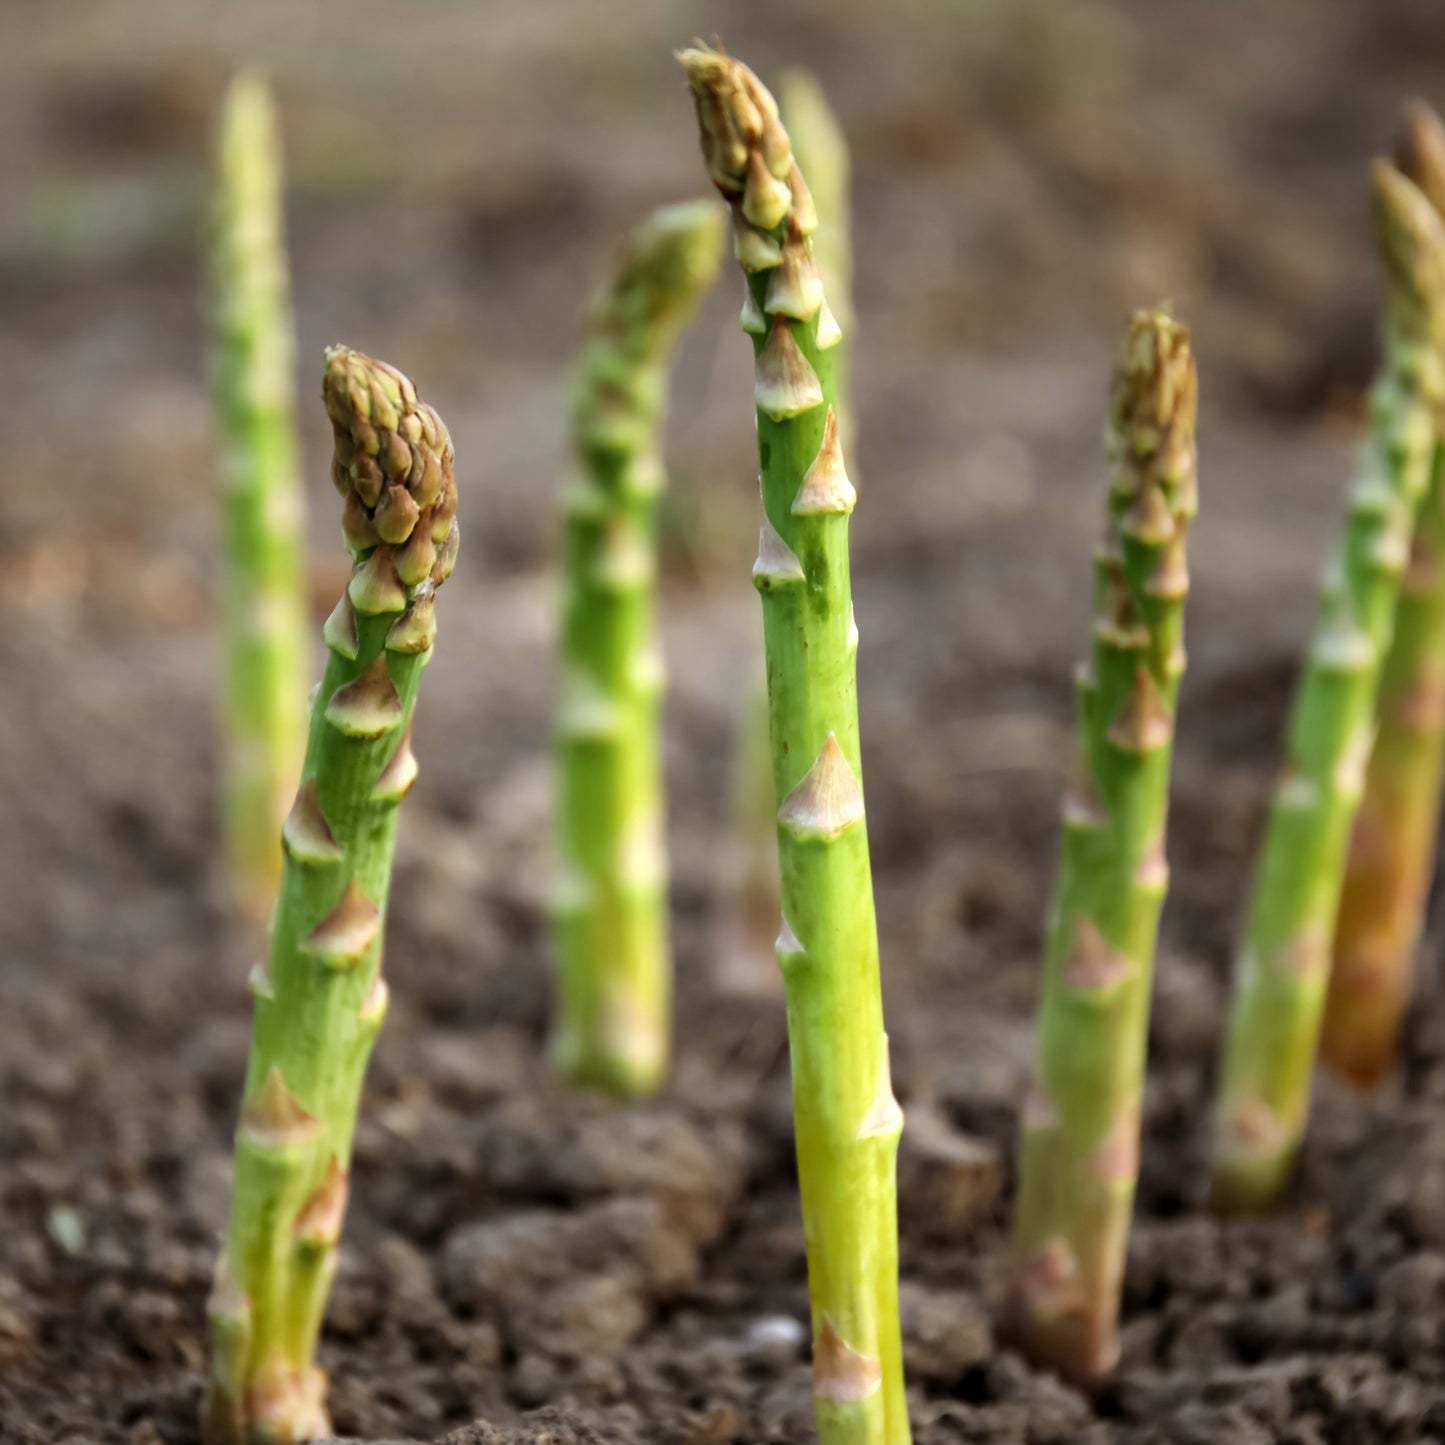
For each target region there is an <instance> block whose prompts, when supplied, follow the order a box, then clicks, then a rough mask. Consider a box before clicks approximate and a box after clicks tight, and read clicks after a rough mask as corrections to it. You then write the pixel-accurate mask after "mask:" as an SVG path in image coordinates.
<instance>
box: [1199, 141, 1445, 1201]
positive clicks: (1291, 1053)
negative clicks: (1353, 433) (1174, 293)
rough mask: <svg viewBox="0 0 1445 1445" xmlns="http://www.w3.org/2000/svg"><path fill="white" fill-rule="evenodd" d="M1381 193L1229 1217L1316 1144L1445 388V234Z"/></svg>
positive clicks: (1247, 1041)
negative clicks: (1358, 852)
mask: <svg viewBox="0 0 1445 1445" xmlns="http://www.w3.org/2000/svg"><path fill="white" fill-rule="evenodd" d="M1373 192H1374V212H1375V224H1376V232H1377V236H1378V243H1379V248H1380V253H1381V256H1382V259H1383V262H1384V269H1385V276H1386V301H1387V305H1386V312H1385V324H1384V356H1383V361H1382V365H1381V368H1380V371H1379V374H1378V376H1377V378H1376V381H1375V384H1374V387H1373V388H1372V391H1371V396H1370V423H1369V431H1368V435H1367V438H1366V442H1365V446H1364V449H1363V452H1362V455H1361V463H1360V479H1359V482H1358V484H1357V486H1356V487H1355V489H1354V492H1353V495H1352V497H1351V501H1350V508H1349V518H1348V523H1347V526H1346V531H1345V538H1344V545H1343V548H1342V551H1341V554H1340V555H1339V557H1338V558H1337V559H1336V560H1335V562H1334V563H1333V564H1332V566H1331V567H1330V569H1329V570H1328V572H1327V574H1326V577H1325V582H1324V586H1323V589H1322V592H1321V598H1320V613H1319V620H1318V622H1317V624H1316V629H1315V634H1314V639H1313V642H1312V644H1311V647H1310V652H1309V656H1308V658H1307V659H1306V662H1305V666H1304V671H1303V674H1302V676H1301V679H1300V683H1299V687H1298V690H1297V692H1296V695H1295V701H1294V708H1293V713H1292V716H1291V719H1290V733H1289V741H1288V750H1287V760H1286V764H1285V768H1284V772H1283V775H1282V777H1281V778H1280V781H1279V783H1278V785H1277V787H1276V789H1275V794H1274V800H1273V803H1272V806H1271V809H1270V815H1269V822H1268V825H1267V828H1266V832H1265V838H1264V845H1263V849H1262V853H1261V856H1260V860H1259V864H1258V870H1257V872H1256V875H1255V882H1254V892H1253V896H1252V899H1251V903H1250V909H1249V915H1248V919H1247V921H1246V925H1245V936H1244V939H1243V943H1242V945H1241V948H1240V951H1239V955H1238V960H1237V963H1236V968H1235V980H1234V1000H1233V1004H1232V1008H1231V1014H1230V1019H1229V1026H1228V1033H1227V1038H1226V1043H1225V1055H1224V1066H1223V1071H1222V1077H1221V1098H1220V1103H1219V1112H1218V1118H1217V1120H1216V1126H1215V1142H1214V1166H1213V1179H1212V1188H1211V1197H1212V1202H1213V1204H1214V1206H1215V1208H1216V1209H1218V1210H1219V1211H1220V1212H1223V1213H1261V1212H1265V1211H1267V1210H1269V1209H1271V1208H1273V1207H1274V1206H1275V1205H1276V1204H1277V1203H1278V1201H1279V1199H1280V1197H1281V1195H1282V1194H1283V1193H1284V1190H1285V1188H1286V1187H1287V1185H1288V1183H1289V1180H1290V1178H1291V1175H1292V1172H1293V1168H1294V1163H1295V1159H1296V1157H1297V1155H1298V1152H1299V1147H1300V1143H1301V1141H1302V1139H1303V1137H1304V1131H1305V1125H1306V1120H1307V1116H1308V1113H1309V1092H1310V1076H1311V1073H1312V1071H1313V1068H1314V1061H1315V1054H1316V1051H1317V1048H1318V1043H1319V1034H1320V1023H1321V1018H1322V1015H1323V1012H1324V1003H1325V993H1326V989H1327V987H1328V983H1329V968H1330V953H1331V940H1332V938H1333V934H1334V927H1335V918H1336V914H1337V912H1338V909H1339V903H1340V889H1341V885H1342V883H1343V880H1344V873H1345V858H1346V849H1347V846H1348V844H1349V838H1350V830H1351V828H1352V826H1353V824H1354V820H1355V813H1356V810H1357V809H1358V807H1359V803H1360V798H1361V795H1362V793H1363V791H1364V784H1365V771H1366V764H1367V763H1368V760H1369V756H1370V750H1371V746H1372V742H1373V738H1374V727H1375V696H1376V692H1377V689H1378V687H1379V682H1380V673H1381V667H1382V664H1383V661H1384V658H1385V654H1386V652H1387V650H1388V648H1389V645H1390V637H1391V633H1392V630H1393V626H1394V618H1395V606H1396V602H1397V600H1398V597H1399V594H1400V584H1401V579H1402V577H1403V575H1404V573H1405V570H1406V565H1407V562H1408V560H1409V551H1410V539H1411V536H1412V535H1413V533H1414V530H1415V521H1416V517H1417V515H1418V514H1419V511H1420V507H1421V503H1422V501H1423V499H1424V497H1425V493H1426V491H1427V490H1428V487H1429V480H1430V466H1431V461H1432V457H1433V452H1434V437H1435V417H1436V412H1437V409H1438V407H1439V405H1440V400H1441V395H1442V390H1445V377H1442V369H1441V362H1440V333H1441V326H1442V316H1445V306H1442V302H1445V228H1442V225H1441V222H1440V218H1439V217H1438V216H1437V215H1436V213H1435V211H1434V210H1433V209H1432V207H1431V206H1430V203H1429V202H1428V201H1427V200H1426V199H1425V197H1424V196H1423V195H1422V194H1421V193H1420V191H1419V190H1418V189H1417V187H1416V186H1415V185H1413V184H1412V183H1411V182H1410V181H1408V180H1406V179H1405V177H1404V176H1402V175H1401V174H1400V173H1399V171H1397V170H1396V169H1395V168H1394V167H1393V166H1391V165H1389V164H1388V163H1386V162H1384V161H1377V162H1376V163H1375V167H1374V184H1373Z"/></svg>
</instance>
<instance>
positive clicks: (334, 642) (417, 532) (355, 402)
mask: <svg viewBox="0 0 1445 1445" xmlns="http://www.w3.org/2000/svg"><path fill="white" fill-rule="evenodd" d="M323 395H324V397H325V401H326V411H327V415H328V416H329V417H330V418H331V424H332V429H333V432H334V434H335V443H336V452H335V461H334V463H333V467H332V477H333V480H334V481H335V483H336V487H337V490H338V491H339V492H340V493H341V495H342V498H343V501H344V506H343V512H342V528H343V531H344V532H345V535H346V540H347V544H348V546H349V548H350V550H351V552H352V555H353V557H354V559H355V562H354V567H353V570H352V575H351V581H350V584H349V586H348V587H347V590H346V592H345V593H344V594H343V595H342V597H341V600H340V602H338V603H337V606H336V610H335V611H334V612H333V613H332V614H331V616H330V618H329V619H328V621H327V623H326V626H325V629H324V632H323V636H324V638H325V641H326V646H327V648H328V658H327V664H326V672H325V675H324V677H323V678H322V681H321V685H320V688H319V689H318V692H317V695H316V700H315V703H314V704H313V707H312V713H311V734H310V739H309V741H308V744H307V749H306V761H305V765H304V768H303V770H302V783H301V787H300V790H299V791H298V792H297V794H296V799H295V802H294V804H293V805H292V808H291V812H290V814H289V816H288V817H287V819H286V823H285V826H284V828H283V830H282V843H283V847H284V849H285V855H286V859H285V865H284V868H283V871H282V878H281V899H280V903H279V905H278V906H277V910H276V916H275V921H274V925H273V929H272V940H271V955H270V963H269V965H258V966H257V968H256V970H255V971H254V973H253V975H252V979H251V990H252V992H253V993H254V995H255V998H256V1025H255V1034H254V1037H253V1040H252V1045H251V1060H250V1065H249V1067H248V1069H247V1074H246V1087H245V1096H244V1103H243V1107H242V1110H241V1122H240V1128H239V1130H238V1131H237V1135H236V1181H235V1191H234V1196H233V1202H232V1212H231V1225H230V1229H229V1231H228V1234H227V1238H226V1243H225V1247H224V1251H223V1254H222V1256H221V1260H220V1263H219V1265H218V1267H217V1272H216V1284H215V1289H214V1292H213V1293H212V1296H211V1301H210V1307H209V1315H210V1325H211V1341H212V1372H211V1388H210V1392H209V1395H208V1397H207V1401H206V1405H205V1411H204V1418H203V1425H204V1429H205V1435H206V1439H207V1441H208V1442H209V1445H234V1442H247V1445H290V1442H293V1441H299V1440H309V1439H311V1438H313V1437H315V1436H317V1435H326V1434H328V1433H330V1432H329V1429H328V1427H327V1423H326V1410H325V1403H324V1394H325V1385H326V1380H325V1376H324V1375H323V1374H322V1373H321V1372H320V1371H319V1370H318V1369H317V1368H316V1366H315V1364H314V1355H315V1350H316V1340H317V1335H318V1334H319V1332H320V1329H321V1319H322V1314H323V1312H324V1310H325V1307H326V1295H327V1290H328V1287H329V1285H330V1281H331V1276H332V1274H333V1272H334V1270H335V1267H336V1242H337V1239H338V1236H339V1235H340V1232H341V1223H342V1217H343V1215H344V1213H345V1210H346V1197H347V1182H348V1172H347V1171H348V1169H349V1166H350V1158H351V1141H352V1132H353V1130H354V1128H355V1124H356V1112H357V1107H358V1103H359V1100H360V1094H361V1084H362V1075H363V1073H364V1071H365V1068H366V1061H367V1058H368V1056H369V1054H370V1051H371V1045H372V1041H373V1040H374V1039H375V1037H376V1033H377V1030H378V1029H379V1028H380V1027H381V1021H382V1016H383V1014H384V1013H385V1012H386V999H387V989H386V983H385V982H384V980H383V979H382V976H381V946H382V928H383V922H384V919H385V914H386V903H387V892H388V887H389V884H390V881H391V860H392V851H393V847H394V845H395V841H396V825H397V815H398V804H400V802H401V800H402V798H403V797H404V796H405V794H406V792H407V791H408V789H409V788H410V787H411V785H412V783H413V781H414V780H415V778H416V761H415V759H414V758H413V756H412V751H411V719H412V711H413V708H414V706H415V703H416V694H417V685H418V683H419V681H420V678H421V671H422V668H423V666H424V665H425V664H426V662H427V660H428V659H429V658H430V656H431V645H432V638H433V636H434V634H435V621H434V617H433V607H434V597H435V593H436V589H437V587H438V586H439V585H440V584H441V583H442V582H443V581H444V580H445V579H446V577H447V575H448V574H449V573H450V571H451V568H452V564H453V562H454V561H455V558H456V551H457V541H458V532H457V527H456V524H455V521H454V520H453V519H454V517H455V515H456V505H457V491H456V482H455V480H454V479H453V475H452V445H451V439H450V437H449V436H448V435H447V430H446V427H445V426H443V425H442V422H441V420H440V419H439V418H438V417H437V414H436V413H435V412H434V411H433V410H432V409H431V407H429V406H427V405H426V404H425V403H424V402H420V401H418V400H417V395H416V390H415V388H414V387H413V386H412V384H411V382H410V381H408V380H407V379H406V377H404V376H402V375H401V373H400V372H398V371H395V370H393V369H392V368H391V367H389V366H387V365H385V364H384V363H382V362H379V361H373V360H371V358H370V357H366V356H363V355H362V354H361V353H360V352H356V351H350V350H347V349H346V348H345V347H340V346H337V347H332V348H331V349H330V350H329V351H328V352H327V353H326V373H325V382H324V387H323Z"/></svg>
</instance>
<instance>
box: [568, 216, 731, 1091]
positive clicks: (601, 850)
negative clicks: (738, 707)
mask: <svg viewBox="0 0 1445 1445" xmlns="http://www.w3.org/2000/svg"><path fill="white" fill-rule="evenodd" d="M721 258H722V217H721V215H720V214H719V209H718V206H717V204H716V202H714V201H694V202H690V203H688V204H685V205H679V206H668V207H665V208H663V209H662V210H659V211H656V212H655V213H654V214H653V215H651V216H649V217H648V218H647V219H646V220H644V221H643V222H642V224H641V225H640V226H638V227H637V229H636V230H635V231H634V232H633V233H632V235H631V237H630V238H629V240H628V243H627V246H626V248H625V250H624V251H623V254H622V256H621V258H620V260H619V264H618V266H617V269H616V271H615V273H614V274H613V276H612V277H611V278H610V279H609V280H608V282H607V283H606V285H604V286H603V287H602V288H601V290H599V291H598V293H597V294H596V296H595V297H594V298H593V301H592V306H591V310H590V313H589V315H588V318H587V336H586V343H585V346H584V349H583V353H582V359H581V362H580V364H579V366H578V369H577V376H576V381H575V384H574V388H573V397H572V422H571V432H572V450H573V453H574V459H575V463H576V468H577V476H576V480H575V481H574V482H573V483H572V484H571V485H570V486H569V487H568V489H567V493H566V498H565V507H566V531H567V538H566V563H565V565H566V590H565V594H564V602H563V609H562V677H563V683H562V687H563V694H562V703H561V710H560V714H559V718H558V728H557V766H558V780H559V790H560V809H559V833H560V839H559V842H560V852H561V862H562V882H561V886H560V887H559V889H558V894H557V899H556V904H555V909H554V912H555V927H556V951H557V964H558V970H557V1020H556V1031H555V1036H554V1039H553V1056H554V1058H555V1060H556V1062H557V1065H558V1067H559V1068H560V1069H561V1070H562V1072H563V1073H564V1074H566V1075H567V1076H568V1077H569V1078H571V1079H572V1080H573V1081H574V1082H576V1083H579V1084H585V1085H590V1086H594V1087H597V1088H600V1089H604V1090H606V1091H608V1092H610V1093H613V1094H616V1095H618V1096H620V1097H623V1098H631V1097H636V1096H638V1095H642V1094H647V1093H650V1092H651V1091H652V1090H653V1089H655V1088H656V1087H657V1085H658V1083H659V1082H660V1081H661V1078H662V1075H663V1073H664V1071H665V1070H666V1068H667V1056H668V1043H669V1037H670V1033H671V1002H672V959H671V954H670V950H669V947H668V928H667V876H666V855H665V849H664V845H663V836H662V835H663V805H662V778H661V771H662V767H661V759H660V756H659V747H658V709H659V703H660V699H661V694H662V660H661V657H660V656H659V653H658V644H657V637H656V626H655V622H654V617H653V613H654V585H653V584H654V575H655V572H656V554H657V515H656V513H657V499H658V495H659V493H660V491H661V488H662V483H663V472H662V459H661V456H660V454H659V445H658V434H659V431H660V429H661V423H662V411H663V405H664V401H665V397H666V386H667V362H668V358H669V356H670V354H671V352H672V348H673V345H674V343H675V342H676V341H677V338H678V336H679V335H680V334H681V332H682V329H683V326H684V325H685V324H686V322H687V320H688V318H689V317H690V316H691V315H692V313H693V311H694V310H695V309H696V307H697V304H698V302H699V301H700V300H701V299H702V296H703V294H704V293H705V292H706V291H707V289H708V287H709V286H710V285H711V284H712V281H713V278H714V277H715V276H716V274H717V268H718V264H719V262H720V260H721Z"/></svg>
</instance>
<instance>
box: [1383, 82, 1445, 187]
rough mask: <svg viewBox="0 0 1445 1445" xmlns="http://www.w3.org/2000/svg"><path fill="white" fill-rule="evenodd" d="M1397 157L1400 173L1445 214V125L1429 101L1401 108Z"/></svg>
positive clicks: (1396, 163)
mask: <svg viewBox="0 0 1445 1445" xmlns="http://www.w3.org/2000/svg"><path fill="white" fill-rule="evenodd" d="M1394 160H1395V165H1396V167H1397V168H1398V169H1399V171H1400V173H1401V174H1402V175H1404V176H1405V177H1406V179H1407V180H1411V181H1413V182H1414V183H1415V184H1416V185H1417V186H1418V187H1419V188H1420V190H1421V191H1422V192H1423V193H1424V195H1425V197H1426V199H1427V200H1428V201H1429V202H1430V204H1431V205H1432V206H1434V207H1435V209H1436V211H1438V212H1440V213H1441V214H1442V215H1445V126H1442V125H1441V123H1440V117H1439V116H1438V115H1436V114H1435V111H1434V109H1433V108H1432V107H1431V106H1430V105H1428V104H1427V103H1426V102H1425V101H1423V100H1420V99H1418V98H1416V99H1414V100H1409V101H1406V102H1405V104H1404V105H1403V106H1402V107H1401V111H1400V124H1399V129H1398V132H1397V134H1396V138H1395V154H1394Z"/></svg>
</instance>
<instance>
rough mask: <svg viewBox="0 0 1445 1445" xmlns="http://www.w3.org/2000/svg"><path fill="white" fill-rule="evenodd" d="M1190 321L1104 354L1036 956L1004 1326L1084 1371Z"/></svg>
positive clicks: (1163, 729)
mask: <svg viewBox="0 0 1445 1445" xmlns="http://www.w3.org/2000/svg"><path fill="white" fill-rule="evenodd" d="M1195 394H1196V383H1195V373H1194V360H1193V357H1192V356H1191V355H1190V348H1189V334H1188V332H1187V331H1186V330H1185V329H1184V328H1183V327H1182V326H1180V325H1179V324H1178V323H1177V322H1176V321H1174V320H1173V318H1172V317H1171V316H1170V315H1169V314H1168V313H1167V312H1166V311H1140V312H1138V313H1136V315H1135V316H1134V318H1133V320H1132V322H1131V323H1130V326H1129V333H1128V336H1127V337H1126V338H1125V341H1124V345H1123V348H1122V350H1121V352H1120V356H1119V362H1118V366H1117V368H1116V369H1115V373H1114V385H1113V395H1112V400H1111V405H1110V421H1109V430H1108V434H1107V436H1108V454H1109V460H1110V463H1111V466H1112V471H1113V475H1112V480H1111V485H1110V490H1109V503H1108V519H1107V524H1106V527H1105V532H1104V542H1103V545H1102V546H1101V547H1100V549H1099V551H1098V553H1097V555H1096V562H1095V572H1096V581H1095V588H1094V625H1093V648H1092V657H1091V661H1090V662H1089V663H1088V664H1086V665H1085V667H1084V668H1083V669H1082V670H1081V671H1080V673H1079V678H1078V690H1079V717H1078V724H1077V732H1076V758H1077V761H1076V765H1075V778H1074V782H1073V785H1072V787H1071V790H1070V793H1069V796H1068V797H1067V799H1066V800H1065V803H1064V814H1063V818H1064V835H1063V846H1062V852H1061V856H1060V860H1059V874H1058V883H1057V888H1056V893H1055V903H1054V910H1053V914H1052V921H1051V923H1050V927H1049V940H1048V948H1047V952H1046V956H1045V960H1044V982H1043V995H1042V998H1041V1001H1040V1005H1039V1017H1038V1041H1037V1049H1038V1076H1037V1081H1036V1084H1035V1088H1034V1092H1033V1095H1032V1097H1031V1100H1030V1103H1029V1105H1028V1107H1027V1110H1026V1112H1025V1116H1024V1121H1023V1131H1022V1132H1023V1142H1022V1145H1021V1149H1020V1156H1021V1158H1020V1172H1019V1201H1018V1215H1017V1224H1016V1228H1015V1235H1014V1260H1013V1272H1012V1277H1011V1280H1010V1289H1009V1294H1008V1299H1007V1302H1006V1304H1005V1308H1004V1312H1003V1318H1002V1330H1001V1333H1002V1334H1003V1335H1004V1336H1005V1337H1006V1338H1007V1339H1008V1340H1009V1341H1010V1342H1011V1343H1013V1344H1015V1345H1017V1346H1018V1348H1019V1349H1020V1350H1021V1351H1022V1352H1023V1353H1024V1354H1025V1355H1026V1356H1028V1358H1029V1359H1030V1360H1031V1361H1032V1362H1033V1363H1034V1364H1036V1365H1039V1366H1042V1367H1044V1368H1046V1369H1051V1370H1054V1371H1056V1372H1058V1373H1059V1374H1060V1375H1062V1376H1063V1377H1064V1378H1066V1379H1068V1380H1070V1381H1072V1382H1073V1383H1075V1384H1078V1385H1084V1386H1087V1385H1089V1384H1091V1383H1093V1382H1094V1381H1095V1380H1097V1379H1098V1378H1099V1376H1101V1375H1103V1374H1105V1373H1106V1372H1107V1371H1108V1370H1110V1369H1111V1368H1112V1367H1113V1365H1114V1362H1115V1360H1116V1359H1117V1357H1118V1351H1119V1341H1118V1319H1119V1297H1120V1290H1121V1286H1122V1281H1123V1272H1124V1256H1125V1252H1126V1249H1127V1247H1128V1240H1129V1219H1130V1214H1131V1212H1132V1209H1133V1203H1134V1187H1135V1183H1136V1181H1137V1178H1138V1168H1139V1117H1140V1107H1141V1097H1142V1093H1143V1084H1144V1060H1145V1053H1146V1049H1147V1043H1148V1033H1149V995H1150V988H1151V983H1152V979H1153V970H1154V947H1155V939H1156V936H1157V933H1158V927H1159V913H1160V909H1161V908H1162V906H1163V903H1164V895H1165V893H1166V891H1167V889H1168V885H1169V867H1168V864H1167V862H1166V861H1165V850H1164V839H1165V819H1166V815H1167V812H1168V804H1169V766H1170V755H1171V753H1172V750H1173V741H1174V715H1175V709H1176V705H1177V700H1178V694H1179V682H1180V678H1181V677H1182V676H1183V673H1184V647H1183V622H1184V601H1185V597H1186V595H1187V594H1188V590H1189V574H1188V571H1187V570H1186V565H1185V536H1186V533H1187V531H1188V528H1189V521H1190V518H1191V517H1192V516H1193V515H1194V511H1195V505H1196V501H1195V499H1196V473H1195V465H1196V464H1195V449H1194V414H1195Z"/></svg>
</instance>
